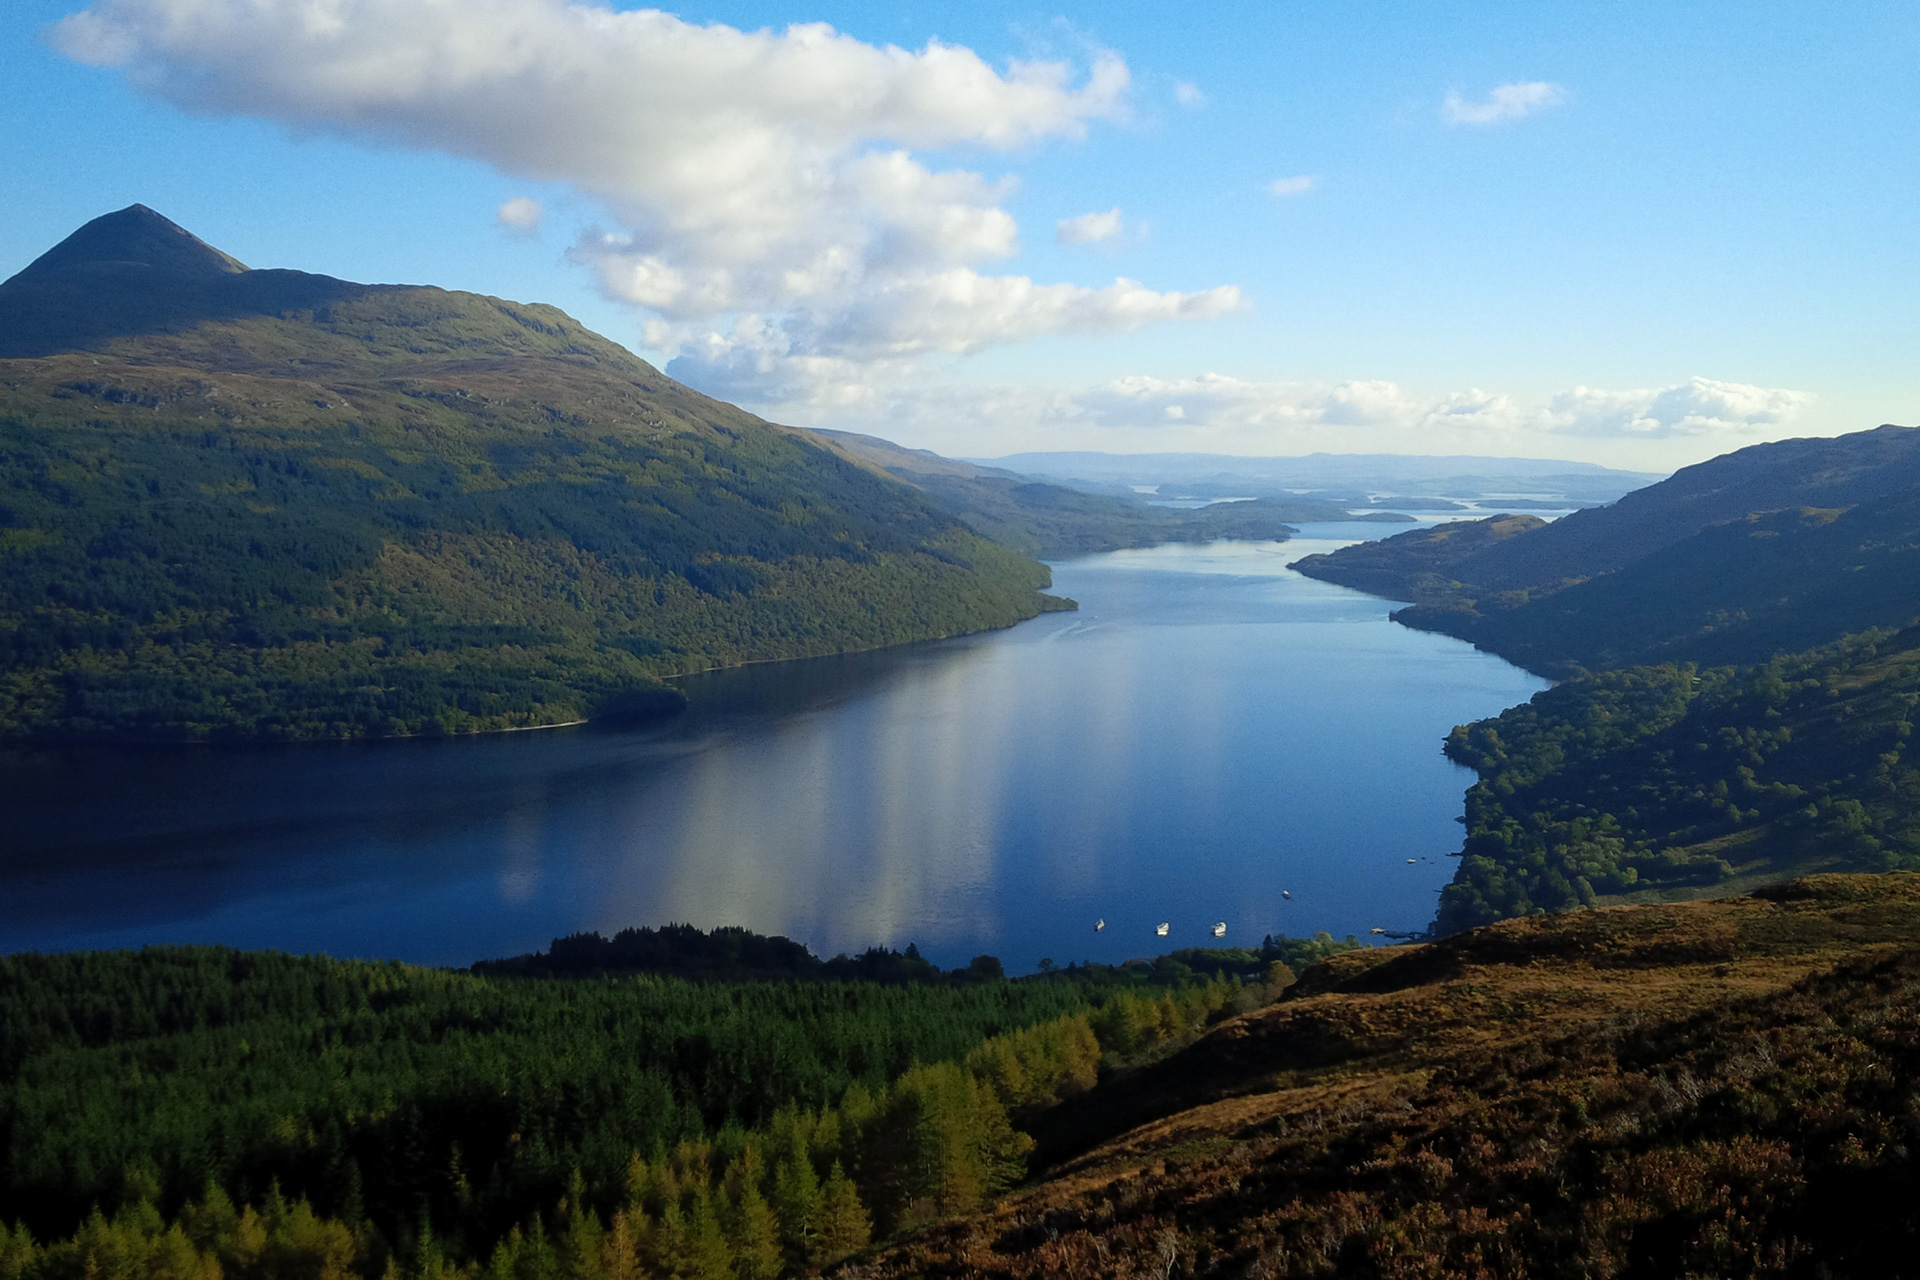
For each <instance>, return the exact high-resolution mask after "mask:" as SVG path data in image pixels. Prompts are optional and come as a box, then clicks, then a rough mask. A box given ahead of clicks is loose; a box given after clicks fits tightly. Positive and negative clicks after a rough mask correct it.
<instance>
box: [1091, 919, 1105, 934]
mask: <svg viewBox="0 0 1920 1280" xmlns="http://www.w3.org/2000/svg"><path fill="white" fill-rule="evenodd" d="M1106 927H1107V922H1106V920H1105V919H1104V918H1102V919H1099V920H1095V921H1094V922H1093V931H1094V932H1095V933H1098V932H1100V931H1101V930H1102V929H1104V928H1106Z"/></svg>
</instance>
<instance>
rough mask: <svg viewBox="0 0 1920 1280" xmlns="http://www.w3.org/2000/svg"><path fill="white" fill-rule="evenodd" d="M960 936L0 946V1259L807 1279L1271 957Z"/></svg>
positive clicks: (143, 1271)
mask: <svg viewBox="0 0 1920 1280" xmlns="http://www.w3.org/2000/svg"><path fill="white" fill-rule="evenodd" d="M671 941H673V942H675V943H676V944H677V945H678V946H680V947H681V948H682V949H686V948H688V947H691V949H692V950H693V951H696V952H698V951H702V950H703V949H706V950H711V949H712V948H713V947H718V948H720V949H721V950H734V951H739V950H741V949H742V948H743V947H744V949H745V950H746V951H747V952H749V953H753V954H762V953H764V954H769V955H772V954H790V953H791V950H792V946H793V944H784V940H780V939H753V938H751V937H749V936H737V931H727V932H724V933H722V934H716V935H711V936H708V937H706V938H705V940H704V941H702V940H701V938H700V936H699V935H694V936H693V937H678V938H675V939H672V940H671ZM783 944H784V945H783ZM1348 945H1351V944H1350V943H1349V944H1348ZM1339 949H1340V944H1334V943H1332V942H1331V941H1330V940H1322V941H1317V942H1311V943H1287V942H1285V941H1280V942H1272V943H1270V946H1269V950H1270V951H1271V953H1272V954H1273V955H1274V956H1275V957H1276V958H1277V957H1279V956H1282V955H1286V954H1294V955H1297V956H1300V957H1302V958H1304V957H1306V956H1310V955H1324V954H1329V953H1332V952H1335V951H1337V950H1339ZM875 954H877V953H870V954H869V957H868V958H869V959H872V958H873V957H874V955H875ZM886 954H888V955H890V954H891V953H886ZM883 958H884V957H883ZM895 958H896V959H897V958H898V957H895ZM986 959H990V958H983V962H978V963H976V964H975V965H974V966H972V967H970V968H969V969H967V970H963V971H960V972H958V973H956V974H952V975H940V974H939V973H938V972H937V971H935V970H932V969H931V967H930V966H926V965H925V964H924V962H921V963H920V968H919V970H918V971H917V975H918V976H917V980H913V981H878V982H876V981H846V980H818V981H804V982H796V981H791V980H786V981H731V980H727V981H718V980H716V981H708V982H691V981H687V980H684V979H678V978H662V977H655V976H641V977H632V976H629V977H576V978H498V977H483V976H476V975H472V974H460V973H449V972H445V971H436V970H426V969H417V968H412V967H409V966H404V965H398V964H368V963H356V962H342V961H334V960H329V959H326V958H324V957H292V956H285V955H279V954H275V953H242V952H233V951H226V950H221V949H215V948H155V949H149V950H146V951H142V952H139V953H137V954H136V953H127V952H122V953H97V952H96V953H88V954H80V955H68V956H36V955H22V956H12V957H0V1205H4V1206H5V1211H4V1213H3V1214H0V1276H6V1277H8V1280H18V1278H19V1277H23V1276H26V1277H34V1278H35V1280H40V1278H42V1277H44V1278H45V1280H53V1278H54V1277H58V1276H67V1275H79V1274H83V1273H87V1274H91V1271H90V1270H89V1268H99V1267H110V1268H117V1269H116V1270H115V1271H114V1274H127V1275H150V1274H160V1273H161V1272H162V1271H165V1272H166V1273H167V1274H171V1275H174V1276H182V1275H192V1276H207V1277H212V1276H214V1275H216V1274H219V1272H218V1271H216V1269H215V1267H216V1265H217V1266H218V1267H219V1268H223V1269H224V1270H225V1274H228V1275H232V1274H236V1273H237V1274H242V1275H260V1276H273V1275H294V1274H298V1275H309V1276H311V1275H334V1276H341V1275H346V1274H349V1273H357V1274H359V1275H363V1276H366V1277H368V1278H369V1280H372V1278H373V1277H377V1276H379V1275H381V1274H382V1272H383V1271H384V1270H385V1269H386V1268H387V1267H388V1266H389V1264H392V1265H393V1266H394V1267H396V1268H397V1269H400V1270H403V1271H404V1272H405V1274H407V1275H409V1276H420V1277H436V1278H437V1277H441V1276H443V1275H445V1274H446V1272H447V1270H448V1269H449V1268H454V1269H457V1270H459V1271H462V1272H464V1273H465V1274H470V1275H471V1274H479V1273H481V1272H485V1273H486V1274H488V1275H489V1276H493V1277H499V1280H507V1277H511V1276H539V1277H551V1276H555V1275H571V1276H581V1277H593V1276H601V1275H605V1276H608V1277H613V1276H633V1275H636V1274H641V1273H644V1274H651V1275H663V1276H664V1275H669V1274H676V1275H680V1276H683V1277H696V1276H698V1277H713V1278H718V1277H722V1276H730V1277H737V1276H772V1275H775V1274H777V1273H780V1272H783V1271H800V1270H805V1269H807V1268H809V1267H815V1266H819V1265H821V1264H824V1263H829V1262H832V1261H835V1260H837V1259H838V1258H841V1257H844V1256H845V1255H847V1254H848V1253H852V1252H855V1251H857V1250H858V1249H860V1248H863V1247H864V1246H865V1245H866V1244H867V1242H868V1241H869V1239H878V1238H883V1237H885V1236H888V1235H891V1234H893V1233H896V1232H899V1231H902V1230H906V1229H910V1228H912V1227H914V1226H916V1225H918V1224H920V1223H923V1222H925V1221H927V1220H929V1219H930V1218H932V1217H935V1216H944V1215H949V1214H953V1213H958V1212H963V1211H966V1210H968V1209H971V1208H973V1207H975V1206H977V1205H979V1204H981V1203H982V1202H983V1201H984V1200H985V1199H987V1198H989V1197H991V1196H992V1195H994V1194H995V1193H997V1192H1000V1191H1004V1190H1005V1189H1007V1188H1008V1187H1011V1186H1012V1185H1014V1184H1015V1183H1017V1182H1018V1181H1020V1180H1021V1179H1022V1178H1023V1177H1024V1176H1025V1172H1026V1154H1027V1152H1028V1151H1029V1150H1030V1149H1031V1146H1032V1143H1031V1140H1030V1139H1029V1138H1028V1137H1027V1136H1026V1134H1025V1133H1023V1132H1022V1126H1023V1125H1025V1124H1026V1123H1027V1122H1028V1118H1029V1117H1031V1116H1033V1115H1035V1114H1036V1113H1037V1112H1039V1111H1040V1110H1042V1109H1044V1108H1046V1107H1048V1106H1051V1105H1054V1104H1056V1103H1058V1102H1060V1101H1061V1100H1062V1099H1064V1098H1066V1097H1069V1096H1072V1095H1074V1094H1077V1093H1079V1092H1082V1091H1084V1090H1086V1089H1088V1088H1090V1087H1092V1086H1093V1084H1094V1083H1095V1081H1096V1080H1097V1079H1098V1078H1099V1076H1100V1074H1101V1072H1102V1071H1103V1070H1110V1069H1112V1068H1114V1067H1116V1066H1120V1065H1124V1064H1127V1063H1130V1062H1137V1061H1140V1060H1142V1059H1143V1058H1146V1057H1151V1056H1152V1055H1153V1054H1154V1053H1156V1052H1160V1051H1163V1050H1164V1049H1165V1048H1166V1047H1168V1046H1171V1045H1176V1044H1178V1043H1182V1042H1184V1041H1185V1040H1187V1039H1190V1038H1191V1037H1192V1035H1193V1034H1195V1033H1196V1032H1197V1031H1198V1030H1199V1029H1200V1028H1201V1027H1202V1026H1203V1025H1204V1024H1205V1023H1206V1022H1207V1021H1208V1020H1209V1019H1211V1018H1216V1017H1218V1016H1220V1015H1221V1014H1222V1013H1223V1012H1226V1011H1230V1010H1231V1009H1232V1008H1236V1007H1237V1008H1246V1007H1251V1006H1252V1004H1255V1003H1258V1002H1260V1001H1263V1000H1265V999H1268V998H1270V997H1271V996H1272V995H1273V994H1277V990H1278V987H1277V985H1274V984H1273V983H1270V982H1269V981H1268V980H1269V978H1272V979H1274V980H1275V981H1276V982H1277V981H1284V980H1290V977H1289V975H1287V973H1286V970H1285V968H1284V966H1281V967H1280V968H1277V969H1276V968H1274V967H1273V964H1274V962H1273V961H1269V960H1266V959H1263V958H1262V957H1261V956H1260V955H1257V954H1254V953H1248V952H1237V953H1204V952H1190V953H1186V955H1185V960H1186V961H1192V962H1194V963H1196V964H1199V965H1201V966H1202V967H1203V968H1210V969H1213V970H1215V971H1216V972H1223V973H1225V974H1226V975H1227V976H1224V977H1222V976H1207V975H1206V974H1204V973H1201V972H1197V971H1196V969H1195V968H1194V965H1193V964H1189V963H1184V962H1183V961H1182V960H1179V959H1174V958H1165V959H1162V960H1161V961H1158V962H1156V963H1153V964H1148V963H1146V962H1136V963H1133V964H1130V965H1128V966H1126V967H1124V968H1119V969H1112V968H1100V967H1096V968H1092V969H1077V968H1069V969H1067V970H1059V971H1054V972H1051V973H1047V974H1042V975H1038V976H1036V977H1033V978H1027V979H1021V980H1017V981H1010V980H1007V979H1005V978H1002V977H999V976H998V964H997V962H993V963H985V962H984V961H985V960H986ZM816 963H818V962H816ZM828 963H829V966H831V965H834V964H837V963H838V961H837V960H836V961H835V962H828ZM1242 971H1245V972H1249V973H1251V974H1252V980H1251V982H1245V981H1243V980H1242V979H1241V977H1240V976H1238V975H1239V973H1240V972H1242ZM894 976H896V977H897V976H898V974H897V972H896V974H895V975H894ZM96 1210H97V1212H96ZM90 1214H91V1215H94V1216H92V1217H89V1215H90ZM76 1232H77V1233H78V1234H77V1235H76V1234H75V1233H76ZM116 1259H117V1261H115V1260H116ZM168 1259H171V1261H168Z"/></svg>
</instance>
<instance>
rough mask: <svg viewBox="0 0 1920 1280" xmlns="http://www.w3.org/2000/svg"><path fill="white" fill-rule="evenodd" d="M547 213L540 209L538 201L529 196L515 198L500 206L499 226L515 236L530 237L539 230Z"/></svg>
mask: <svg viewBox="0 0 1920 1280" xmlns="http://www.w3.org/2000/svg"><path fill="white" fill-rule="evenodd" d="M546 216H547V211H546V210H545V209H543V208H541V207H540V202H539V201H538V200H535V199H532V198H531V197H529V196H515V197H514V198H513V199H511V200H509V201H507V202H506V203H505V204H503V205H501V206H500V211H499V218H500V225H501V226H503V227H505V228H506V229H507V230H508V231H511V232H513V233H514V234H516V235H525V236H530V235H532V234H533V233H534V232H536V231H538V230H539V229H540V223H541V221H542V220H543V219H545V218H546Z"/></svg>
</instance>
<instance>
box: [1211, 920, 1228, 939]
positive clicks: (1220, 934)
mask: <svg viewBox="0 0 1920 1280" xmlns="http://www.w3.org/2000/svg"><path fill="white" fill-rule="evenodd" d="M1213 936H1214V937H1216V938H1224V937H1226V936H1227V922H1226V921H1225V920H1216V921H1214V925H1213Z"/></svg>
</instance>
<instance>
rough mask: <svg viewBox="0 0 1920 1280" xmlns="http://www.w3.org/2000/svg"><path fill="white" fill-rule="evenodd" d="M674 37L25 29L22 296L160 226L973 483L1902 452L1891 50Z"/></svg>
mask: <svg viewBox="0 0 1920 1280" xmlns="http://www.w3.org/2000/svg"><path fill="white" fill-rule="evenodd" d="M616 7H618V8H625V7H624V6H616ZM83 9H84V10H86V16H85V17H83V18H81V19H78V20H70V21H69V22H68V23H67V25H66V26H64V27H60V28H57V29H54V27H53V24H56V23H59V22H61V20H63V19H69V17H70V15H74V14H78V13H81V12H82V10H83ZM670 12H671V13H672V14H674V15H676V16H677V19H678V20H677V21H676V20H674V19H668V18H656V19H645V15H641V14H635V13H629V14H625V15H624V16H623V17H622V18H618V19H616V18H612V17H611V16H610V15H608V14H604V13H603V14H598V15H595V14H592V13H587V14H583V13H582V12H581V11H580V7H579V6H571V5H568V4H566V3H564V0H466V2H465V3H463V4H458V5H452V4H448V3H445V2H444V0H193V3H188V0H96V3H94V4H93V5H91V6H90V7H89V6H83V5H82V4H80V3H79V2H78V0H14V3H13V4H11V5H9V6H8V9H7V16H6V17H5V18H4V19H0V65H4V66H5V67H6V68H7V69H8V74H7V75H6V76H4V77H0V113H4V124H5V128H3V129H0V200H3V201H4V206H3V207H4V208H5V210H6V213H7V217H6V218H5V219H4V220H0V274H10V273H11V272H12V271H14V270H17V269H18V268H19V267H21V266H24V265H25V264H26V263H27V262H28V261H30V260H31V259H32V258H33V257H34V256H36V255H37V254H38V253H40V252H42V251H43V250H44V249H46V248H47V247H48V246H50V245H51V244H53V243H54V242H56V241H57V240H58V239H60V238H61V237H62V236H64V235H65V234H67V233H68V232H69V231H71V230H72V229H73V228H74V227H75V226H77V225H79V224H80V223H81V222H83V221H85V220H86V219H87V218H90V217H93V216H95V215H97V214H99V213H102V212H105V211H107V210H110V209H114V208H119V207H122V206H124V205H126V204H129V203H132V202H134V201H141V202H144V203H147V204H149V205H152V206H153V207H155V208H157V209H159V210H160V211H161V212H163V213H165V214H167V215H168V216H170V217H172V218H174V219H175V220H176V221H178V222H180V223H182V224H183V225H185V226H187V227H188V228H189V229H191V230H193V231H194V232H196V233H197V234H199V235H201V236H203V237H204V238H206V239H208V240H209V241H211V242H213V243H215V244H217V245H219V246H220V247H222V248H224V249H226V250H228V251H229V252H231V253H234V254H235V255H236V256H238V257H240V258H241V259H243V260H244V261H247V262H249V263H252V264H254V265H259V266H297V267H301V268H304V269H308V270H315V271H325V272H329V273H332V274H336V275H341V276H345V277H348V278H352V279H360V280H379V281H390V280H391V281H406V282H417V283H432V284H439V285H444V286H447V287H452V288H464V289H474V290H478V291H481V292H486V293H493V294H499V295H503V296H508V297H514V298H519V299H523V300H540V301H550V302H554V303H556V304H558V305H560V306H562V307H565V308H566V309H567V310H569V311H571V312H573V313H574V314H575V315H578V316H580V317H581V318H582V319H583V320H585V321H586V322H588V323H589V324H591V325H593V326H594V327H595V328H598V329H600V330H601V331H603V332H605V333H607V334H609V335H610V336H612V337H614V338H616V339H618V340H620V341H622V342H624V343H626V344H627V345H629V346H631V347H633V348H634V349H636V350H638V351H641V352H642V353H643V354H645V355H647V356H648V358H650V359H652V360H655V361H656V362H658V363H662V364H666V365H667V366H668V368H669V370H670V371H671V372H673V373H674V374H675V375H676V376H679V377H682V378H683V379H685V380H686V381H689V382H691V383H693V384H694V385H695V386H698V387H701V388H702V389H703V390H709V391H712V392H713V393H714V394H718V395H722V396H724V397H726V398H728V399H734V400H739V401H741V402H742V403H745V404H747V405H748V406H749V407H751V408H754V409H756V410H758V411H761V412H764V413H766V414H768V416H771V417H775V418H777V419H780V420H783V421H789V422H796V423H800V424H802V425H820V426H839V427H845V428H849V429H854V430H865V431H872V432H874V433H876V434H880V435H885V436H889V437H891V438H895V439H899V440H902V441H903V442H905V443H909V444H914V445H924V446H928V447H933V448H938V449H941V450H942V451H945V452H949V453H961V454H969V455H975V456H980V455H991V454H997V453H1002V452H1010V451H1014V450H1018V449H1028V448H1033V449H1052V448H1095V449H1109V450H1115V451H1146V450H1174V449H1205V450H1214V451H1221V452H1235V453H1250V454H1288V453H1303V452H1309V451H1312V450H1317V449H1327V450H1333V451H1341V452H1380V451H1400V452H1436V453H1437V452H1471V453H1493V454H1520V455H1528V456H1552V457H1571V458H1582V459H1589V460H1593V461H1599V462H1607V463H1611V464H1614V465H1623V466H1633V467H1642V468H1648V469H1660V468H1666V467H1671V466H1676V465H1680V464H1682V463H1685V462H1689V461H1694V460H1697V459H1699V458H1703V457H1707V456H1710V455H1712V454H1715V453H1719V452H1723V451H1725V450H1726V449H1729V448H1733V447H1738V446H1739V445H1742V444H1747V443H1752V442H1755V441H1758V440H1763V439H1772V438H1779V437H1783V436H1788V435H1804V434H1832V433H1837V432H1840V431H1848V430H1856V429H1859V428H1863V427H1869V426H1873V425H1877V424H1879V423H1881V422H1888V421H1893V422H1905V423H1912V422H1915V421H1917V420H1920V362H1916V361H1915V360H1914V359H1913V353H1914V352H1915V350H1916V348H1917V347H1920V342H1916V339H1917V338H1920V321H1916V309H1915V307H1914V305H1913V299H1914V297H1915V296H1916V285H1920V249H1916V238H1915V236H1914V234H1913V224H1914V214H1913V211H1914V210H1915V209H1916V208H1920V198H1917V197H1920V181H1917V180H1916V179H1917V178H1920V148H1916V145H1915V144H1916V142H1917V141H1920V129H1917V128H1916V125H1920V90H1917V89H1916V87H1915V85H1916V83H1917V82H1920V77H1916V75H1915V70H1916V68H1917V67H1920V57H1917V56H1916V55H1920V7H1917V6H1914V5H1912V4H1898V5H1894V4H1889V5H1872V4H1854V5H1847V6H1814V5H1788V4H1743V5H1731V4H1726V5H1722V4H1696V5H1672V4H1659V5H1656V4H1627V3H1619V4H1604V5H1602V4H1591V3H1589V4H1543V3H1531V4H1480V5H1472V4H1450V5H1444V6H1443V5H1436V4H1431V3H1425V4H1338V3H1324V4H1271V5H1260V6H1252V5H1207V4H1198V5H1190V6H1185V7H1183V8H1180V9H1178V10H1175V9H1174V8H1172V7H1170V6H1164V5H1130V6H1118V5H1101V6H1091V5H1088V6H1074V5H1065V6H1060V7H1057V8H1046V9H1035V8H1031V7H1026V6H1020V5H1006V4H994V3H975V4H969V5H964V6H963V5H954V4H931V3H920V4H889V5H863V4H833V3H827V4H816V5H813V6H811V7H808V8H804V9H801V8H792V7H787V6H773V5H768V4H759V3H744V2H740V3H721V4H705V5H701V6H698V7H683V8H679V9H675V10H672V11H670ZM811 23H824V24H828V25H829V26H830V27H831V28H832V29H833V31H834V32H836V33H838V34H837V36H832V37H830V36H828V35H827V34H826V33H824V32H820V31H813V32H811V34H808V33H804V32H803V33H795V32H792V31H790V27H791V26H792V24H811ZM716 24H717V25H719V26H723V27H727V28H733V29H735V30H734V31H733V32H728V31H716V30H714V27H715V26H716ZM50 31H51V32H52V34H50ZM762 31H764V32H765V33H766V34H765V35H763V36H753V35H750V34H749V35H738V34H736V32H737V33H756V32H762ZM930 42H936V43H933V44H932V45H931V47H930ZM889 49H892V50H894V52H889ZM901 51H904V52H901ZM1035 64H1046V65H1047V66H1048V67H1049V69H1045V70H1042V71H1038V72H1036V71H1032V70H1030V69H1029V70H1026V71H1023V70H1021V68H1022V67H1023V66H1024V67H1027V68H1032V67H1033V66H1034V65H1035ZM1051 64H1059V65H1057V66H1053V65H1051ZM1450 103H1451V104H1452V105H1451V106H1450V105H1449V104H1450ZM1502 104H1506V105H1505V108H1504V109H1503V107H1502ZM969 175H977V176H969ZM1276 182H1279V183H1281V185H1280V187H1279V188H1277V191H1278V193H1276V188H1275V186H1274V184H1275V183H1276ZM514 200H521V201H530V202H532V204H529V205H521V206H516V207H518V208H521V209H526V210H529V211H530V210H531V209H532V207H533V206H534V205H537V206H538V209H539V215H540V216H539V220H538V225H537V227H534V228H527V227H521V228H515V227H512V226H508V225H505V224H503V222H502V220H501V210H502V207H503V206H506V205H507V203H508V202H509V201H514ZM1116 209H1117V210H1118V211H1119V216H1118V218H1117V219H1115V218H1113V217H1111V216H1106V217H1095V218H1092V219H1090V220H1088V221H1086V222H1083V223H1079V224H1073V223H1072V222H1071V221H1070V220H1073V219H1077V218H1084V217H1086V216H1087V215H1111V212H1112V211H1113V210H1116ZM526 220H528V219H524V218H523V221H526ZM1063 222H1067V223H1068V224H1069V225H1068V226H1067V227H1066V228H1064V229H1063V228H1062V227H1061V224H1062V223H1063ZM1075 225H1078V226H1079V227H1080V228H1081V234H1080V235H1079V236H1078V237H1077V239H1078V241H1079V242H1075V240H1076V237H1075V235H1074V234H1073V230H1072V228H1073V226H1075ZM1100 232H1110V233H1111V234H1107V235H1105V236H1104V237H1103V238H1097V239H1091V240H1089V239H1088V238H1087V237H1088V236H1089V235H1092V234H1094V233H1100ZM1116 280H1124V281H1128V282H1136V283H1132V284H1116Z"/></svg>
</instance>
